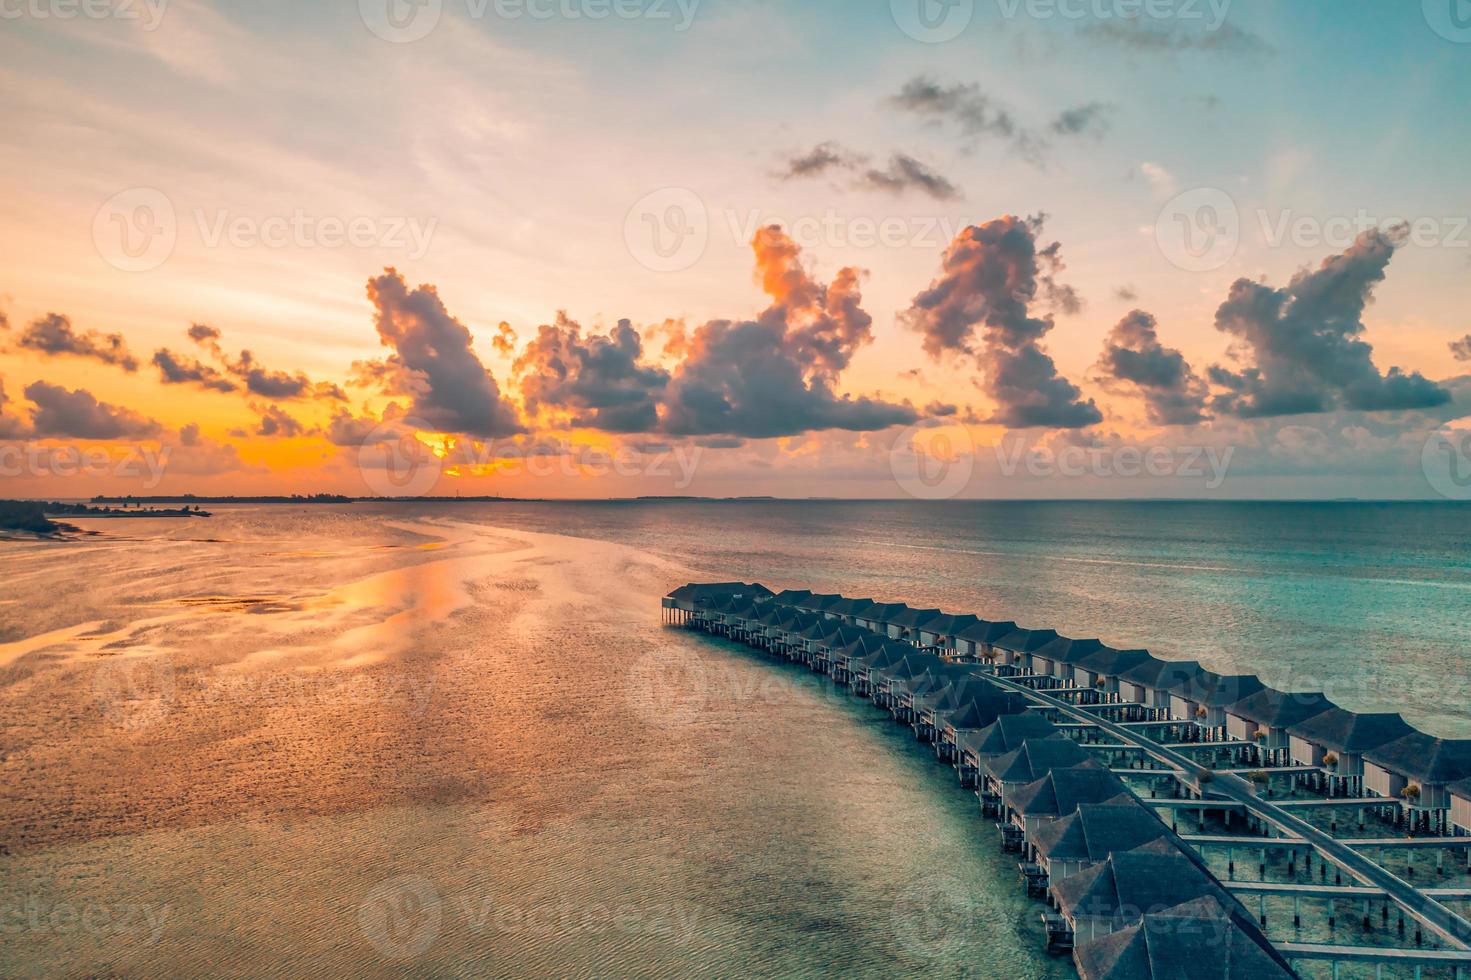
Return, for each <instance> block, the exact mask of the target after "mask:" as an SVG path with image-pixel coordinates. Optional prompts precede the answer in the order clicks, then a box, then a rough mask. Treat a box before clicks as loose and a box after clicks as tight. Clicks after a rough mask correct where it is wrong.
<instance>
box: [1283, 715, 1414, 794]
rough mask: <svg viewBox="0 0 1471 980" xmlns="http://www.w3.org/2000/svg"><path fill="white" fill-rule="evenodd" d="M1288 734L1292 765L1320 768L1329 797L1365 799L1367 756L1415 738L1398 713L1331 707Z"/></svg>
mask: <svg viewBox="0 0 1471 980" xmlns="http://www.w3.org/2000/svg"><path fill="white" fill-rule="evenodd" d="M1287 732H1288V737H1289V748H1290V750H1291V751H1290V754H1291V758H1292V762H1293V764H1294V765H1299V766H1320V767H1321V768H1322V769H1323V771H1324V772H1323V778H1322V783H1323V788H1324V789H1326V790H1327V794H1328V795H1329V796H1363V795H1364V753H1365V752H1369V751H1371V750H1373V749H1377V748H1380V747H1381V746H1384V745H1388V744H1389V743H1390V742H1393V741H1395V740H1397V739H1401V738H1404V737H1405V736H1406V735H1413V734H1415V729H1414V728H1412V727H1410V723H1409V722H1407V721H1405V720H1404V718H1402V717H1400V716H1399V715H1398V714H1359V713H1358V712H1355V711H1347V710H1345V709H1343V708H1330V709H1329V710H1327V711H1323V712H1319V713H1318V714H1316V715H1314V716H1313V717H1311V718H1308V719H1305V720H1303V721H1300V722H1298V723H1297V724H1295V725H1291V726H1289V727H1288V729H1287ZM1386 788H1387V784H1386ZM1385 795H1387V794H1385Z"/></svg>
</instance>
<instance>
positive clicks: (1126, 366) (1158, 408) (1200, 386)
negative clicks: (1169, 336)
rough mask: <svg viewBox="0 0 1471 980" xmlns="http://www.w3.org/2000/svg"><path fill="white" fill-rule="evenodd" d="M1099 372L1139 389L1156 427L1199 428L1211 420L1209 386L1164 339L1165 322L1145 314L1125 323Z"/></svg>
mask: <svg viewBox="0 0 1471 980" xmlns="http://www.w3.org/2000/svg"><path fill="white" fill-rule="evenodd" d="M1098 367H1099V369H1100V370H1101V371H1102V372H1103V373H1104V374H1105V375H1106V377H1107V378H1108V379H1109V380H1110V381H1114V382H1124V383H1127V384H1129V385H1133V386H1134V387H1136V388H1137V389H1138V391H1139V393H1140V394H1141V395H1143V397H1144V404H1145V408H1146V410H1147V411H1148V414H1149V420H1150V421H1151V422H1153V423H1154V424H1156V425H1195V424H1197V423H1199V422H1203V421H1205V419H1206V414H1205V402H1206V398H1207V397H1208V395H1209V390H1208V389H1207V388H1206V385H1205V382H1204V381H1203V380H1202V379H1201V378H1200V377H1199V376H1198V375H1197V374H1196V373H1195V372H1194V371H1193V370H1192V369H1191V367H1190V364H1189V363H1188V362H1187V361H1186V360H1185V355H1183V354H1181V353H1180V352H1179V351H1178V350H1175V349H1173V348H1170V347H1165V346H1164V345H1163V344H1161V343H1160V341H1159V324H1158V323H1156V322H1155V319H1154V317H1152V316H1150V315H1149V314H1148V313H1145V312H1144V311H1143V310H1134V311H1133V312H1132V313H1130V314H1129V315H1128V316H1126V317H1124V318H1123V319H1122V320H1120V321H1119V322H1118V323H1117V324H1116V325H1115V326H1114V328H1113V330H1112V331H1111V332H1110V333H1109V335H1108V339H1107V340H1106V341H1104V344H1103V355H1102V357H1100V358H1099V361H1098Z"/></svg>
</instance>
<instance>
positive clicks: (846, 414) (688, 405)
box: [662, 226, 918, 438]
mask: <svg viewBox="0 0 1471 980" xmlns="http://www.w3.org/2000/svg"><path fill="white" fill-rule="evenodd" d="M752 247H753V248H754V250H755V253H756V266H757V271H758V274H759V276H760V280H761V285H762V288H763V290H764V291H765V292H766V294H767V295H768V296H770V297H771V300H772V304H771V306H770V307H768V308H767V309H766V311H765V312H764V313H762V314H761V315H760V316H759V317H758V318H756V319H755V320H746V321H732V320H713V321H711V322H709V323H706V324H705V325H703V326H701V327H700V328H698V329H697V330H695V331H694V333H693V334H692V336H690V338H689V341H688V349H687V352H686V356H685V358H684V360H683V361H682V362H681V363H680V364H679V366H678V368H677V369H676V370H675V372H674V376H673V378H672V379H671V380H670V383H669V387H668V391H667V393H666V395H665V399H664V414H663V424H662V427H663V429H664V431H666V432H667V433H669V434H673V435H690V436H734V437H742V438H767V437H774V436H789V435H795V434H797V433H800V432H807V431H811V430H820V429H847V430H853V431H865V430H872V429H882V428H887V427H888V426H890V425H897V424H904V423H909V422H913V421H915V420H916V419H917V418H918V415H917V413H916V412H915V411H914V409H913V408H912V407H910V406H908V405H897V404H892V403H889V402H885V401H882V400H880V399H877V398H868V397H856V398H855V397H852V396H849V395H838V394H836V392H835V391H834V388H835V385H836V384H837V382H838V380H839V377H840V375H841V374H842V372H843V370H844V369H845V368H846V367H847V366H848V364H849V362H850V361H851V360H852V357H853V354H854V353H855V352H856V351H857V349H858V348H859V347H861V346H863V345H864V344H867V343H869V342H870V341H871V340H872V339H873V335H872V326H873V319H872V317H870V316H869V315H868V313H867V312H866V311H864V309H863V307H862V305H861V303H862V296H861V293H860V289H859V273H858V270H856V269H852V268H845V269H841V270H839V271H838V273H837V275H836V276H835V277H834V278H833V281H832V282H831V283H830V284H826V285H824V284H823V283H821V282H818V281H817V280H815V279H813V278H812V276H811V275H810V274H809V273H808V272H807V270H806V269H805V268H804V267H803V265H802V263H801V250H800V249H799V248H798V246H797V245H796V243H795V242H793V241H792V240H791V239H790V238H789V237H788V236H787V235H786V234H785V233H784V232H782V230H781V229H780V228H778V227H775V226H770V227H767V228H763V229H762V230H761V231H759V232H758V233H757V235H756V237H755V239H754V241H753V243H752Z"/></svg>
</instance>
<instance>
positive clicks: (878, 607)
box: [858, 602, 909, 623]
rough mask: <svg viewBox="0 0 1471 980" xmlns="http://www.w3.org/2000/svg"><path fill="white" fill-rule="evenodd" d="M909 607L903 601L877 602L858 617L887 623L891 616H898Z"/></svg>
mask: <svg viewBox="0 0 1471 980" xmlns="http://www.w3.org/2000/svg"><path fill="white" fill-rule="evenodd" d="M908 608H909V607H908V606H906V605H905V604H904V603H902V602H876V603H874V604H873V605H871V606H869V607H868V608H866V609H864V610H863V612H861V613H859V614H858V617H859V618H860V619H867V620H870V621H872V622H875V623H887V622H888V621H889V617H891V616H897V615H899V613H901V612H903V611H904V610H906V609H908Z"/></svg>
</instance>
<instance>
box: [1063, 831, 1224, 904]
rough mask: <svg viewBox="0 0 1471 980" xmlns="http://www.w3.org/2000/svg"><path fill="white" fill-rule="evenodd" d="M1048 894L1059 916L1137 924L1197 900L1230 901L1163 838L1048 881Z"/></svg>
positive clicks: (1186, 856) (1192, 862)
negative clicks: (1053, 899)
mask: <svg viewBox="0 0 1471 980" xmlns="http://www.w3.org/2000/svg"><path fill="white" fill-rule="evenodd" d="M1052 893H1053V895H1054V896H1055V897H1056V898H1057V904H1058V907H1059V908H1060V909H1062V911H1063V912H1064V913H1065V914H1068V915H1070V916H1073V917H1077V916H1088V917H1092V918H1103V919H1108V918H1115V917H1117V918H1121V919H1122V920H1123V921H1124V922H1131V921H1132V922H1138V921H1140V919H1142V918H1143V917H1144V916H1145V915H1147V914H1148V913H1151V912H1163V911H1165V910H1167V909H1172V908H1174V907H1175V906H1177V905H1182V904H1184V903H1185V902H1191V901H1194V900H1196V899H1200V898H1207V897H1209V898H1214V899H1216V900H1217V901H1219V902H1220V903H1221V904H1222V905H1223V906H1224V907H1227V908H1230V907H1231V906H1232V905H1235V904H1236V903H1235V902H1234V900H1233V899H1232V898H1231V897H1230V895H1228V894H1227V893H1226V890H1225V889H1224V888H1223V887H1222V886H1221V885H1220V883H1219V882H1217V881H1216V879H1215V878H1213V877H1212V876H1211V875H1210V873H1209V872H1208V871H1206V870H1205V869H1204V868H1202V867H1201V866H1200V865H1199V864H1198V863H1197V862H1195V861H1192V860H1191V859H1190V857H1189V856H1188V855H1186V854H1185V853H1184V851H1183V850H1181V848H1180V847H1179V846H1178V845H1176V844H1175V843H1173V842H1172V841H1170V840H1169V838H1161V839H1159V840H1157V841H1155V842H1153V843H1150V844H1145V845H1143V846H1142V847H1137V848H1135V849H1134V850H1131V851H1123V852H1119V853H1115V854H1113V855H1111V856H1110V857H1109V858H1108V860H1106V861H1104V862H1103V863H1101V864H1095V865H1094V866H1093V867H1091V868H1086V869H1084V870H1082V871H1079V872H1078V873H1077V874H1075V875H1069V876H1068V877H1066V878H1064V879H1062V880H1061V881H1059V882H1054V883H1053V886H1052ZM1237 907H1239V906H1237Z"/></svg>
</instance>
